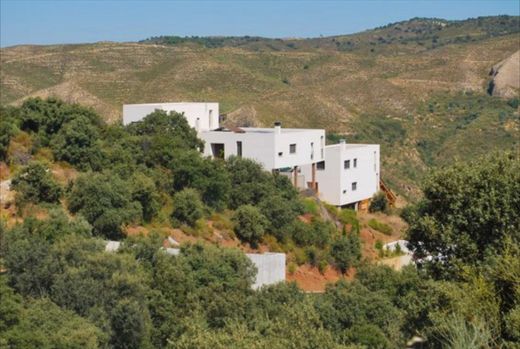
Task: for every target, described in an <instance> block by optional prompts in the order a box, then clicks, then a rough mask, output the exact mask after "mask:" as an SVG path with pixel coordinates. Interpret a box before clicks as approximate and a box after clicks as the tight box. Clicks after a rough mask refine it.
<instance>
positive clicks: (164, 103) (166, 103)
mask: <svg viewBox="0 0 520 349" xmlns="http://www.w3.org/2000/svg"><path fill="white" fill-rule="evenodd" d="M175 104H218V102H156V103H125V104H123V106H125V105H175Z"/></svg>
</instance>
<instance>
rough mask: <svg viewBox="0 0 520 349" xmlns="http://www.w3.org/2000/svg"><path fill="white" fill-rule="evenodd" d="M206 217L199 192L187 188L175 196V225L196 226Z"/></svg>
mask: <svg viewBox="0 0 520 349" xmlns="http://www.w3.org/2000/svg"><path fill="white" fill-rule="evenodd" d="M203 215H204V204H203V203H202V200H201V199H200V194H199V192H198V191H196V190H195V189H192V188H186V189H183V190H181V191H180V192H178V193H175V195H173V211H172V219H173V221H174V223H183V224H187V225H189V226H194V225H195V222H196V221H197V220H198V219H200V218H202V216H203Z"/></svg>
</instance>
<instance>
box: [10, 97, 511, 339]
mask: <svg viewBox="0 0 520 349" xmlns="http://www.w3.org/2000/svg"><path fill="white" fill-rule="evenodd" d="M26 103H27V104H25V103H24V104H22V106H21V107H18V108H13V109H10V110H9V113H10V114H9V115H18V116H20V115H24V117H23V118H22V117H13V118H9V119H8V122H7V123H8V124H9V125H10V127H11V129H12V130H13V134H12V137H10V138H9V143H8V145H7V148H8V149H9V150H8V151H7V153H6V161H7V163H8V164H9V165H10V166H11V168H12V169H13V173H14V177H15V178H16V180H13V187H14V188H15V189H16V190H17V192H19V193H20V194H19V195H25V197H26V200H29V202H31V203H32V204H33V205H35V207H38V208H45V213H46V214H45V215H43V216H41V217H40V218H35V217H34V216H32V215H30V214H29V213H26V214H25V215H22V216H20V217H18V218H20V219H19V221H18V222H10V223H9V226H7V225H6V224H3V222H2V223H1V224H0V262H1V265H0V269H1V270H2V274H1V275H0V297H1V299H2V301H1V302H0V346H2V347H8V348H9V347H17V348H18V347H19V348H34V347H44V348H45V347H72V348H77V347H81V348H83V347H86V348H107V347H113V348H217V349H219V348H229V347H238V348H240V347H260V348H267V347H268V348H275V349H278V348H280V349H281V348H317V347H319V348H402V347H404V346H405V343H406V341H407V340H408V339H410V338H411V337H412V336H415V335H419V336H421V337H422V338H424V339H425V340H426V342H425V344H424V345H425V347H427V348H444V347H457V346H458V347H462V348H475V349H476V348H496V347H504V348H514V347H515V346H517V343H518V342H519V341H520V331H519V326H518V325H519V323H520V321H519V318H520V316H519V314H520V310H519V309H520V308H519V304H520V289H519V288H518V285H519V283H520V241H519V240H520V237H519V235H518V232H519V231H520V229H519V225H520V224H519V222H520V218H519V217H520V216H519V212H520V209H519V207H520V203H519V202H518V198H519V195H518V193H519V192H520V187H519V186H518V185H519V183H520V178H519V177H518V174H519V173H520V169H519V164H520V158H519V157H518V153H515V152H501V153H496V154H493V155H492V156H491V155H490V156H488V157H483V158H480V159H479V160H478V161H474V162H469V163H466V164H456V165H454V166H451V167H445V168H441V169H439V170H437V171H436V172H434V173H433V174H432V175H431V176H430V177H429V178H428V180H427V181H426V182H425V184H424V188H423V190H424V197H423V199H422V200H421V201H420V202H418V203H417V205H415V206H413V207H410V208H408V209H407V210H406V211H405V212H406V214H405V215H404V216H405V217H406V218H407V220H408V223H409V231H408V236H409V239H410V242H411V247H412V248H413V249H414V250H415V252H416V254H417V256H418V257H419V258H420V259H419V260H418V267H417V268H415V267H413V266H412V267H405V268H404V269H403V270H401V271H399V272H398V271H394V270H392V269H390V268H388V267H384V266H380V265H372V264H370V263H369V262H368V261H366V260H363V259H362V258H361V253H360V251H361V246H360V241H359V229H360V228H359V221H358V220H357V216H356V213H355V212H354V211H352V210H337V209H334V210H332V209H331V210H330V215H332V216H333V219H334V222H335V223H336V222H339V223H341V225H342V226H343V229H342V231H339V230H338V228H337V227H336V225H335V223H332V222H331V221H326V220H324V219H323V218H321V217H320V216H319V213H320V210H319V208H318V207H315V205H309V202H308V201H307V202H305V201H304V202H302V199H301V198H300V197H299V195H298V193H297V192H296V191H295V190H294V189H293V188H292V186H291V184H290V183H289V182H288V181H287V179H286V178H284V177H281V176H278V175H273V174H271V173H268V172H264V171H262V170H261V168H260V167H259V165H258V164H255V163H254V162H252V161H249V160H245V159H240V158H233V159H230V160H229V161H221V160H219V161H212V160H209V159H204V158H202V157H201V155H200V153H198V152H197V151H196V149H197V147H199V146H200V144H199V142H198V140H197V139H196V135H195V134H194V133H193V132H192V130H191V129H189V128H186V127H185V126H186V125H185V123H183V122H182V118H180V117H179V116H178V115H177V114H174V113H173V114H171V113H170V114H166V113H155V114H153V115H152V116H151V117H148V118H146V119H145V120H143V121H141V122H139V123H136V124H133V125H130V126H128V127H122V126H118V125H112V126H110V125H105V124H103V123H97V122H92V123H90V124H89V125H90V126H92V127H93V128H95V132H92V133H89V132H87V133H88V134H89V135H92V137H93V138H92V139H91V138H89V137H87V138H86V139H90V140H91V141H89V142H86V143H83V142H82V141H81V140H82V139H83V137H77V138H75V137H68V136H67V137H68V138H67V137H66V135H67V134H68V133H67V132H68V131H67V132H65V131H62V130H63V129H64V128H67V125H70V123H72V122H73V121H74V120H81V119H82V117H86V115H90V117H91V118H92V119H89V120H99V118H98V117H96V116H93V115H91V114H90V111H87V109H84V108H82V107H80V106H71V105H68V104H66V103H62V102H60V101H57V100H53V99H51V100H38V99H35V100H28V101H27V102H26ZM77 114H79V115H77ZM60 115H61V116H60ZM67 115H76V116H74V117H72V119H70V118H68V117H67ZM60 120H61V121H60ZM63 120H65V121H63ZM78 130H81V128H80V129H78ZM61 135H63V137H64V139H68V140H70V143H69V145H68V146H67V147H68V149H69V150H70V154H80V156H79V157H77V158H76V157H74V156H70V157H66V158H61V159H62V160H61V161H63V162H64V163H62V164H61V165H66V166H70V167H71V168H74V169H75V171H77V172H78V174H77V176H74V177H72V178H70V179H69V180H68V183H67V184H66V185H64V189H61V187H60V186H59V185H58V184H57V180H56V179H55V177H54V176H55V175H54V174H53V173H52V172H51V171H47V169H46V167H45V166H44V165H42V164H41V163H38V162H35V161H34V158H35V157H36V154H41V153H42V152H43V153H44V152H45V151H44V149H45V148H47V145H49V144H51V143H46V142H49V140H53V141H52V142H54V140H55V137H61ZM26 138H27V139H26ZM21 140H25V141H24V142H23V144H22V142H21ZM17 142H20V143H18V144H17ZM184 142H185V143H184ZM176 143H177V145H178V146H177V147H173V146H172V145H174V144H176ZM183 144H184V145H183ZM13 146H14V147H15V148H16V147H19V148H17V151H19V152H21V153H23V154H24V156H23V157H22V156H20V155H19V154H15V153H13V152H12V151H11V149H12V148H13ZM67 147H65V148H67ZM78 149H81V150H78ZM76 150H78V151H76ZM54 151H56V149H55V150H53V152H54ZM92 154H94V155H95V156H92ZM54 156H57V153H55V154H54ZM23 159H27V161H28V165H27V166H22V164H21V160H23ZM75 159H83V160H81V161H82V163H76V161H77V160H75ZM188 159H190V160H188ZM83 161H87V162H88V166H84V163H83ZM93 164H103V166H102V167H101V168H99V167H97V166H95V165H93ZM54 165H58V164H54ZM201 169H203V170H202V171H201ZM206 170H207V171H206ZM214 178H218V179H216V180H215V179H214ZM61 181H63V179H61ZM220 183H224V185H220ZM50 198H52V200H50ZM42 202H43V203H44V204H43V205H42V204H41V203H42ZM48 202H52V203H54V204H53V205H49V204H48ZM67 210H68V211H67ZM304 212H306V213H307V214H306V215H305V216H304V217H302V216H300V214H302V213H304ZM312 212H314V213H315V214H312ZM204 216H211V217H212V219H213V218H214V222H213V224H216V225H219V227H220V228H222V229H233V230H234V232H235V234H236V235H237V236H238V237H239V238H240V239H241V240H243V241H247V242H249V243H251V245H252V246H254V245H256V244H260V243H266V244H267V243H269V246H271V245H272V246H277V248H279V249H281V250H286V251H289V252H291V261H290V263H289V267H288V269H289V272H293V273H294V272H295V270H296V264H300V263H306V262H308V263H309V264H311V265H313V266H316V267H318V268H319V269H320V270H321V271H324V270H325V267H326V263H329V262H330V263H331V264H333V265H334V266H336V267H337V268H338V269H340V270H341V271H342V272H346V271H347V270H349V269H350V268H351V267H352V266H355V267H356V273H355V277H354V279H353V280H350V281H348V280H345V279H342V280H340V281H338V282H336V283H334V284H330V285H329V286H328V287H327V289H326V291H325V293H323V294H306V293H303V292H302V291H301V290H299V289H298V287H297V286H296V285H295V284H292V283H287V284H279V285H274V286H269V287H264V288H262V289H260V290H257V291H253V290H252V288H251V285H252V283H253V280H254V276H255V268H254V266H253V264H252V262H251V261H250V260H249V259H248V258H246V256H245V255H244V254H243V252H241V251H240V250H238V249H229V248H223V247H217V246H214V245H210V244H203V243H200V242H199V243H196V244H183V245H182V246H181V251H180V254H179V255H178V256H172V255H169V254H167V253H166V252H165V250H164V249H162V248H161V247H162V244H163V239H164V237H163V236H161V235H160V234H159V233H155V232H153V231H151V232H150V233H149V234H148V235H146V236H126V235H125V231H126V226H127V225H129V224H134V223H136V224H148V225H152V226H153V225H161V224H163V225H164V224H166V225H170V224H172V223H173V224H175V225H177V224H180V225H181V228H182V229H186V227H185V225H192V227H191V228H189V229H198V228H197V224H196V222H197V220H199V221H200V218H201V217H204ZM230 217H233V218H232V219H230ZM266 217H267V218H266ZM170 218H173V222H170ZM374 222H375V223H372V224H371V225H373V226H377V227H378V229H381V230H385V229H386V228H385V225H383V224H381V223H380V222H377V221H374ZM105 239H121V240H122V242H123V247H122V248H121V249H120V250H119V251H117V252H106V251H105V242H104V241H103V240H105ZM379 245H381V246H382V243H381V242H379Z"/></svg>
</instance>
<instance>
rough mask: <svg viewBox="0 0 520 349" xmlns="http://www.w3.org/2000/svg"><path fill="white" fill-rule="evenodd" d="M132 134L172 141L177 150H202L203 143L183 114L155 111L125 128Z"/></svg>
mask: <svg viewBox="0 0 520 349" xmlns="http://www.w3.org/2000/svg"><path fill="white" fill-rule="evenodd" d="M127 128H128V130H129V131H130V133H132V134H136V135H140V136H144V135H146V136H152V137H158V136H159V137H161V138H167V139H170V140H173V141H174V142H175V144H176V145H177V148H181V149H195V150H196V149H198V150H203V149H204V142H203V141H201V140H200V139H198V138H197V131H195V129H194V128H192V127H191V126H190V125H189V124H188V120H187V119H186V118H185V117H184V115H183V114H180V113H177V112H174V111H172V112H169V113H168V112H166V111H164V110H155V111H154V112H153V113H150V114H149V115H147V116H146V117H145V118H144V119H142V120H141V121H137V122H133V123H131V124H130V125H128V126H127Z"/></svg>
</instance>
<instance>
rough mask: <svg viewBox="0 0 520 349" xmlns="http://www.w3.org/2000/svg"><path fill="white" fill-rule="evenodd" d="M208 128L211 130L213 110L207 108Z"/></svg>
mask: <svg viewBox="0 0 520 349" xmlns="http://www.w3.org/2000/svg"><path fill="white" fill-rule="evenodd" d="M209 129H210V130H213V110H211V109H210V110H209Z"/></svg>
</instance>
